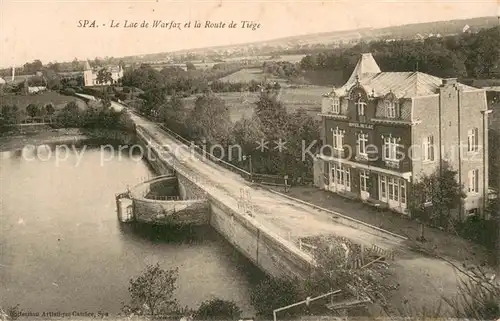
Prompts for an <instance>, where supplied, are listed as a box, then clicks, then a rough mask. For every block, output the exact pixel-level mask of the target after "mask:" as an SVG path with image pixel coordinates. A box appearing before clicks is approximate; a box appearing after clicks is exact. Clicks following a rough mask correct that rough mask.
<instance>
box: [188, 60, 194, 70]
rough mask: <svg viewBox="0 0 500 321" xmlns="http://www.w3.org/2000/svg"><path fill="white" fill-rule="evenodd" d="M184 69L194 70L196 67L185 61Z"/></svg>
mask: <svg viewBox="0 0 500 321" xmlns="http://www.w3.org/2000/svg"><path fill="white" fill-rule="evenodd" d="M186 69H187V70H196V67H195V65H194V64H193V63H192V62H186Z"/></svg>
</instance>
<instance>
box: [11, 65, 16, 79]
mask: <svg viewBox="0 0 500 321" xmlns="http://www.w3.org/2000/svg"><path fill="white" fill-rule="evenodd" d="M15 74H16V67H14V66H12V79H11V81H12V82H14V76H15Z"/></svg>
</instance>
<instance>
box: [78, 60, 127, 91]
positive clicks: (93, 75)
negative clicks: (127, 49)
mask: <svg viewBox="0 0 500 321" xmlns="http://www.w3.org/2000/svg"><path fill="white" fill-rule="evenodd" d="M104 68H106V69H107V70H108V71H109V72H110V73H111V78H112V79H113V80H112V83H117V82H118V81H119V80H120V79H121V78H123V69H122V67H121V66H111V67H104ZM98 72H99V69H98V68H91V67H90V64H89V62H88V61H85V67H84V70H83V79H84V86H85V87H89V86H104V85H110V84H111V83H110V82H108V83H100V82H98V81H97V74H98Z"/></svg>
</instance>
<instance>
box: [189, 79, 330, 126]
mask: <svg viewBox="0 0 500 321" xmlns="http://www.w3.org/2000/svg"><path fill="white" fill-rule="evenodd" d="M329 90H330V88H328V87H320V86H307V87H306V86H304V87H300V88H282V89H281V92H280V94H279V96H278V98H279V100H280V101H281V102H283V104H284V105H285V107H286V109H287V111H288V112H290V113H293V112H295V111H296V110H297V109H299V108H301V107H302V108H303V109H304V110H306V111H307V113H308V114H309V115H310V116H312V117H315V118H318V115H317V114H318V113H319V112H320V110H321V99H322V94H324V93H327V92H328V91H329ZM216 95H217V96H218V97H220V98H222V99H223V100H224V101H225V102H226V106H228V107H229V110H230V112H231V119H232V121H233V122H236V121H238V120H239V119H241V118H243V117H247V118H248V117H251V115H252V114H253V111H254V107H255V102H256V101H257V100H258V98H259V93H250V92H243V93H235V92H232V93H218V94H216ZM195 99H196V97H188V98H184V104H185V106H186V108H188V109H192V108H194V102H195Z"/></svg>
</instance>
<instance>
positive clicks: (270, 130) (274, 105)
mask: <svg viewBox="0 0 500 321" xmlns="http://www.w3.org/2000/svg"><path fill="white" fill-rule="evenodd" d="M277 94H278V92H277V91H275V90H274V89H272V88H269V87H265V88H262V91H261V93H260V96H259V100H258V101H257V102H256V103H255V104H256V106H255V114H256V115H257V117H258V118H259V120H260V122H261V123H262V126H263V127H262V128H263V130H264V132H265V134H266V136H267V137H268V138H269V139H279V138H282V139H283V138H284V137H286V136H285V134H286V132H287V122H288V117H287V112H286V109H285V107H284V106H283V104H282V103H281V102H280V101H278V97H277Z"/></svg>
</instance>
